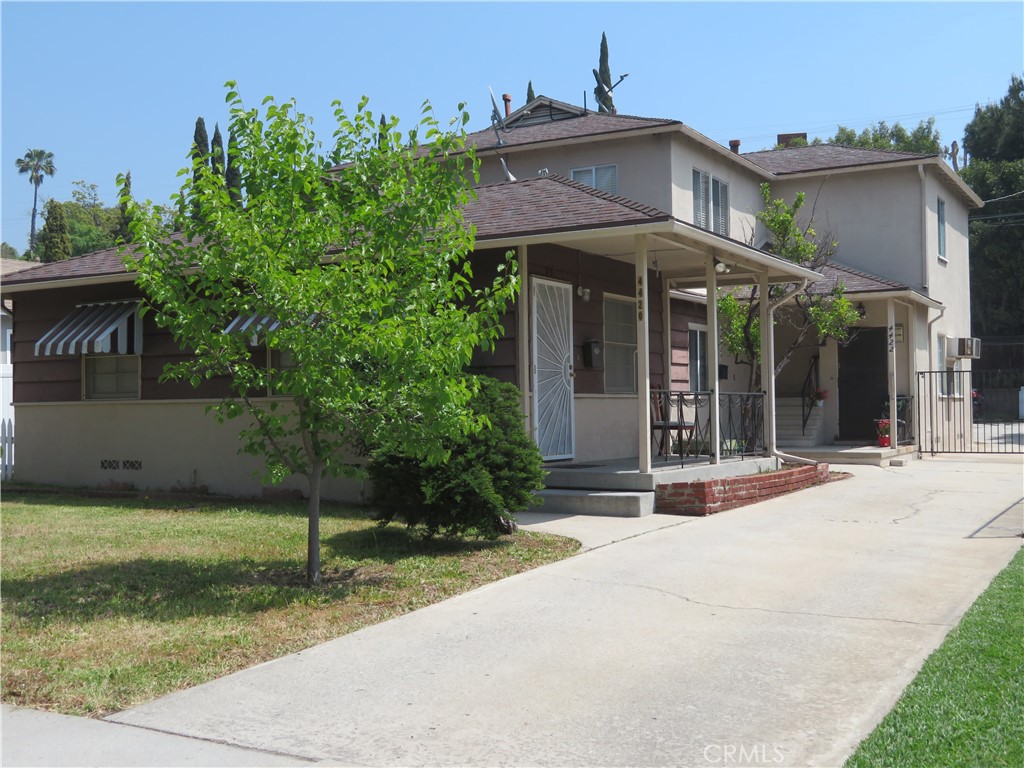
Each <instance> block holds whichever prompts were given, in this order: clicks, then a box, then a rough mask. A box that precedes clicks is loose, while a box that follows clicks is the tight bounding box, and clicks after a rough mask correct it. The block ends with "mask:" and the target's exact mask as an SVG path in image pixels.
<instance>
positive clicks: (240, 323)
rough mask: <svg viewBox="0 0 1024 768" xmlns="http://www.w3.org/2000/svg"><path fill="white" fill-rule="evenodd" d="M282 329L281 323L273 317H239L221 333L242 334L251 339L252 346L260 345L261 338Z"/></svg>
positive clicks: (256, 315) (258, 315)
mask: <svg viewBox="0 0 1024 768" xmlns="http://www.w3.org/2000/svg"><path fill="white" fill-rule="evenodd" d="M280 327H281V321H280V320H278V319H277V318H276V317H272V316H271V315H260V314H255V315H239V316H238V317H236V318H235V319H234V320H232V321H231V322H230V323H228V327H227V328H225V329H224V330H223V331H221V333H240V334H243V335H248V336H250V337H252V338H251V344H252V346H254V347H255V346H256V345H258V344H259V343H260V336H261V335H263V334H266V333H268V332H270V331H276V330H277V329H278V328H280Z"/></svg>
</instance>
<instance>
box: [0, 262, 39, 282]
mask: <svg viewBox="0 0 1024 768" xmlns="http://www.w3.org/2000/svg"><path fill="white" fill-rule="evenodd" d="M38 266H39V262H38V261H25V260H23V259H0V278H5V277H7V276H8V275H13V274H14V273H15V272H24V271H25V270H26V269H32V267H38Z"/></svg>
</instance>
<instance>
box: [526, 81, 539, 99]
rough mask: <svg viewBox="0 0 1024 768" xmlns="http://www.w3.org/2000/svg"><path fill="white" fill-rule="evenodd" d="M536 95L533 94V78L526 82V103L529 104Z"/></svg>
mask: <svg viewBox="0 0 1024 768" xmlns="http://www.w3.org/2000/svg"><path fill="white" fill-rule="evenodd" d="M536 98H537V97H536V96H534V95H533V80H531V81H530V82H528V83H527V84H526V103H527V104H529V103H530V102H531V101H533V100H534V99H536Z"/></svg>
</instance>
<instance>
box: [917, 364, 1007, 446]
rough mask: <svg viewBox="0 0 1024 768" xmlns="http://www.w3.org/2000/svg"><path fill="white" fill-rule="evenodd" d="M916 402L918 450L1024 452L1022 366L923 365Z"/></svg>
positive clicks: (919, 374) (918, 379) (918, 376)
mask: <svg viewBox="0 0 1024 768" xmlns="http://www.w3.org/2000/svg"><path fill="white" fill-rule="evenodd" d="M917 403H918V410H917V426H918V430H917V434H918V443H917V447H918V453H919V454H924V453H930V454H933V455H934V454H937V453H1020V454H1024V371H1020V370H1014V371H1004V370H996V371H958V370H954V369H948V370H945V371H923V372H921V373H918V374H917Z"/></svg>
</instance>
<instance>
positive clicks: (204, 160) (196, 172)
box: [191, 117, 210, 218]
mask: <svg viewBox="0 0 1024 768" xmlns="http://www.w3.org/2000/svg"><path fill="white" fill-rule="evenodd" d="M191 158H192V178H193V179H194V180H195V181H196V183H198V182H199V179H200V177H201V176H202V175H203V171H205V170H206V169H207V168H209V163H210V139H209V136H207V133H206V121H205V120H203V118H202V117H197V118H196V129H195V133H193V134H192V152H191ZM198 210H199V209H198V207H194V208H193V209H192V217H193V218H195V217H196V216H198V215H199V213H198Z"/></svg>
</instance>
